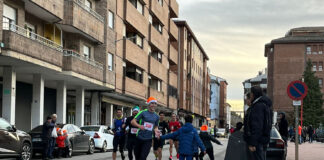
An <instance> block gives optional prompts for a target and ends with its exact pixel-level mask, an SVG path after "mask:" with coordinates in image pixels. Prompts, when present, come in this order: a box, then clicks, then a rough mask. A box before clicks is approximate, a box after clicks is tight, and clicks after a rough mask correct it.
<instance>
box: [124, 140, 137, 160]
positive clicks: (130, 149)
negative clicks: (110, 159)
mask: <svg viewBox="0 0 324 160" xmlns="http://www.w3.org/2000/svg"><path fill="white" fill-rule="evenodd" d="M136 142H137V139H136V137H129V136H128V139H127V145H126V147H127V150H128V159H129V160H133V153H134V155H135V152H134V149H135V145H136Z"/></svg>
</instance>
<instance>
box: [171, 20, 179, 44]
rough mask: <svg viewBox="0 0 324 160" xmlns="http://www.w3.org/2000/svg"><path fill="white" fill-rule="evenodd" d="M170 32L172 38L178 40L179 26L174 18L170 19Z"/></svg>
mask: <svg viewBox="0 0 324 160" xmlns="http://www.w3.org/2000/svg"><path fill="white" fill-rule="evenodd" d="M169 32H170V35H171V36H172V38H173V39H174V41H178V35H179V31H178V27H177V25H176V24H175V23H174V21H173V20H172V19H170V29H169ZM170 38H171V37H170Z"/></svg>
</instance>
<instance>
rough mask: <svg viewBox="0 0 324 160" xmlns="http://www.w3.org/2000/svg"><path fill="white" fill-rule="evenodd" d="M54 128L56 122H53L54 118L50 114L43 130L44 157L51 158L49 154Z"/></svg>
mask: <svg viewBox="0 0 324 160" xmlns="http://www.w3.org/2000/svg"><path fill="white" fill-rule="evenodd" d="M53 128H54V123H52V118H51V117H50V116H49V117H47V119H46V122H45V123H44V124H43V130H42V141H43V146H44V148H43V159H44V160H45V159H49V158H51V157H50V155H49V152H50V151H49V150H50V139H51V136H52V131H53Z"/></svg>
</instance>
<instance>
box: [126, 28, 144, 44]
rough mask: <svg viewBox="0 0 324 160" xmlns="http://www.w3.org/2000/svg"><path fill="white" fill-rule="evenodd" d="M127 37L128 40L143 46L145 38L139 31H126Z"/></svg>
mask: <svg viewBox="0 0 324 160" xmlns="http://www.w3.org/2000/svg"><path fill="white" fill-rule="evenodd" d="M126 37H127V39H128V40H130V41H132V42H133V43H135V44H137V45H138V46H139V47H141V48H143V38H142V37H141V36H139V35H138V34H137V33H131V32H130V33H126Z"/></svg>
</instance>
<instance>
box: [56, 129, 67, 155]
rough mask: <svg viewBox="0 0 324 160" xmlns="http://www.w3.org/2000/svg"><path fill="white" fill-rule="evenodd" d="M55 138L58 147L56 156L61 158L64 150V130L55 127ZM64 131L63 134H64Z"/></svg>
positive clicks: (65, 135) (65, 136)
mask: <svg viewBox="0 0 324 160" xmlns="http://www.w3.org/2000/svg"><path fill="white" fill-rule="evenodd" d="M56 131H57V138H56V144H57V147H58V148H59V149H58V158H61V156H62V152H63V151H64V150H65V140H66V138H67V134H66V130H63V129H61V128H57V129H56ZM64 131H65V134H64Z"/></svg>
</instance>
